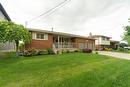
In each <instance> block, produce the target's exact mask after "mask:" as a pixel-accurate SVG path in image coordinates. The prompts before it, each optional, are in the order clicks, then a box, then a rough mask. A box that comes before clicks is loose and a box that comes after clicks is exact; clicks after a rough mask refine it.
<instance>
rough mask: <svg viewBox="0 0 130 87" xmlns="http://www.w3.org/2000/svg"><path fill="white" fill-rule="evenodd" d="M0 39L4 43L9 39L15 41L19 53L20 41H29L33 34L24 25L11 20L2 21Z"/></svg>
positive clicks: (0, 23) (0, 22)
mask: <svg viewBox="0 0 130 87" xmlns="http://www.w3.org/2000/svg"><path fill="white" fill-rule="evenodd" d="M0 41H1V42H3V43H5V42H7V41H9V42H15V44H16V53H17V54H18V50H19V41H23V42H25V43H29V42H30V41H31V35H30V33H29V31H28V30H27V29H26V28H25V27H24V26H23V25H19V24H15V23H14V22H11V21H0Z"/></svg>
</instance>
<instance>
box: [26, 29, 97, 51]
mask: <svg viewBox="0 0 130 87" xmlns="http://www.w3.org/2000/svg"><path fill="white" fill-rule="evenodd" d="M29 31H30V32H31V35H32V42H31V43H30V44H27V45H26V48H36V49H47V48H53V49H55V50H58V49H77V48H78V49H83V48H88V49H92V50H95V39H93V38H88V37H85V36H80V35H74V34H69V33H62V32H54V31H47V30H39V29H29Z"/></svg>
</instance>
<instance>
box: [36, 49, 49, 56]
mask: <svg viewBox="0 0 130 87" xmlns="http://www.w3.org/2000/svg"><path fill="white" fill-rule="evenodd" d="M37 54H38V55H47V54H48V51H47V50H38V53H37Z"/></svg>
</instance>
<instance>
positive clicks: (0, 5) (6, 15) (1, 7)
mask: <svg viewBox="0 0 130 87" xmlns="http://www.w3.org/2000/svg"><path fill="white" fill-rule="evenodd" d="M0 11H1V12H2V13H3V14H4V16H5V17H6V19H7V20H8V21H11V19H10V17H9V16H8V14H7V12H6V11H5V9H4V7H3V6H2V4H1V3H0Z"/></svg>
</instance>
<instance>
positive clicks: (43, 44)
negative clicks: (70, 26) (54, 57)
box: [26, 34, 53, 49]
mask: <svg viewBox="0 0 130 87" xmlns="http://www.w3.org/2000/svg"><path fill="white" fill-rule="evenodd" d="M52 45H53V36H52V35H51V34H48V40H36V39H33V40H32V42H31V44H28V45H26V48H35V49H47V48H52Z"/></svg>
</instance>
